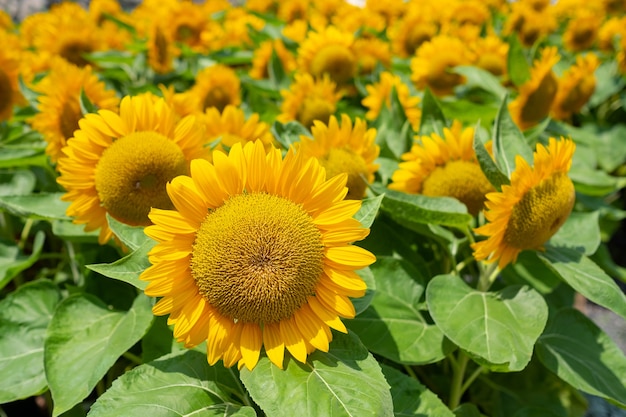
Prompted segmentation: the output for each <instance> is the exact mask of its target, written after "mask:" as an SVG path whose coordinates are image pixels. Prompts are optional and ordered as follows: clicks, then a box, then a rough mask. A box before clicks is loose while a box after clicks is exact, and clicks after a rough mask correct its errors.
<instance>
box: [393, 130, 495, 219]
mask: <svg viewBox="0 0 626 417" xmlns="http://www.w3.org/2000/svg"><path fill="white" fill-rule="evenodd" d="M443 134H444V137H443V138H442V137H441V136H439V135H438V134H436V133H433V134H431V135H430V136H419V137H416V139H417V140H418V141H419V142H418V143H415V144H414V145H413V147H412V148H411V150H410V151H409V152H407V153H405V154H404V155H402V159H403V160H404V161H405V162H401V163H400V166H399V168H398V170H397V171H396V172H394V173H393V175H392V177H391V180H392V183H391V184H389V188H390V189H392V190H397V191H404V192H406V193H410V194H423V195H426V196H431V197H442V196H447V197H454V198H456V199H457V200H459V201H461V202H462V203H463V204H465V205H466V206H467V211H468V212H469V213H470V214H472V215H474V216H475V215H477V214H478V213H479V212H480V211H481V210H482V208H483V205H484V203H485V195H486V194H487V193H489V192H491V191H494V188H493V185H491V183H490V182H489V180H488V179H487V177H485V174H484V173H483V171H482V169H481V168H480V165H479V164H478V160H477V159H476V154H475V152H474V148H473V142H474V128H472V127H468V128H465V129H463V126H462V125H461V122H459V121H458V120H455V121H454V122H453V123H452V127H450V128H449V129H448V128H444V129H443Z"/></svg>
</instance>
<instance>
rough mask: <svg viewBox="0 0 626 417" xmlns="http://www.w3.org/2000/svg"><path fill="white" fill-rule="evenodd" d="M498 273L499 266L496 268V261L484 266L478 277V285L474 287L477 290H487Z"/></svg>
mask: <svg viewBox="0 0 626 417" xmlns="http://www.w3.org/2000/svg"><path fill="white" fill-rule="evenodd" d="M499 273H500V268H498V264H497V263H495V262H494V263H493V264H491V265H489V267H488V268H486V269H485V270H484V271H483V273H482V274H481V275H480V279H479V280H478V286H477V287H476V289H477V290H478V291H487V290H489V288H490V287H491V284H493V282H494V281H495V280H496V278H497V277H498V274H499Z"/></svg>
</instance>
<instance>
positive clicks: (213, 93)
mask: <svg viewBox="0 0 626 417" xmlns="http://www.w3.org/2000/svg"><path fill="white" fill-rule="evenodd" d="M229 104H230V94H228V91H226V90H224V89H223V88H222V87H219V86H215V87H213V88H211V89H210V90H209V91H208V92H207V93H206V95H205V96H204V102H203V103H202V105H203V106H204V109H209V108H211V107H215V108H217V109H218V110H219V111H220V112H221V111H223V110H224V108H225V107H226V106H227V105H229Z"/></svg>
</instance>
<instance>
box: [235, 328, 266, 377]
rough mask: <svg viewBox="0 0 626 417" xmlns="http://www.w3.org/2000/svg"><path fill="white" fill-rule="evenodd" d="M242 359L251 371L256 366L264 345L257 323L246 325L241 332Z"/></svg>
mask: <svg viewBox="0 0 626 417" xmlns="http://www.w3.org/2000/svg"><path fill="white" fill-rule="evenodd" d="M239 344H240V346H241V357H242V359H243V362H244V364H245V365H246V368H248V369H249V370H250V371H251V370H252V369H253V368H254V367H255V366H256V364H257V362H258V361H259V354H260V353H261V346H262V345H263V335H262V334H261V328H260V327H259V325H258V324H256V323H244V324H243V329H242V330H241V339H240V342H239Z"/></svg>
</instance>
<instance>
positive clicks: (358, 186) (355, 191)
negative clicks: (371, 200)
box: [320, 148, 368, 200]
mask: <svg viewBox="0 0 626 417" xmlns="http://www.w3.org/2000/svg"><path fill="white" fill-rule="evenodd" d="M320 163H321V165H322V166H323V167H324V168H325V169H326V178H329V179H330V178H332V177H334V176H336V175H339V174H342V173H344V172H345V173H347V174H348V183H347V184H346V186H347V187H348V194H347V195H346V199H347V200H361V199H362V198H363V196H364V195H365V189H366V187H367V176H368V172H367V165H366V164H365V161H364V160H363V158H362V157H361V156H360V155H357V154H356V153H355V152H354V151H352V150H350V149H346V148H339V149H336V148H333V149H331V150H330V152H328V154H327V155H326V156H324V157H323V158H321V159H320Z"/></svg>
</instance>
